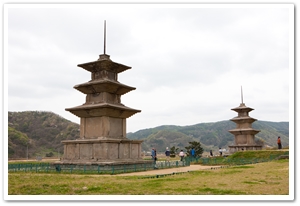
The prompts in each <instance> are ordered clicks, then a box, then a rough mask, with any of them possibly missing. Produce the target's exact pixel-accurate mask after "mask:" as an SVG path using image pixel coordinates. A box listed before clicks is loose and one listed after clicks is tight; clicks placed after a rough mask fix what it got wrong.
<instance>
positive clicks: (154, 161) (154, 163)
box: [151, 148, 157, 169]
mask: <svg viewBox="0 0 300 206" xmlns="http://www.w3.org/2000/svg"><path fill="white" fill-rule="evenodd" d="M151 156H152V160H153V167H154V169H157V167H156V160H157V157H156V149H155V148H152V151H151Z"/></svg>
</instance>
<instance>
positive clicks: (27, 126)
mask: <svg viewBox="0 0 300 206" xmlns="http://www.w3.org/2000/svg"><path fill="white" fill-rule="evenodd" d="M77 138H79V125H78V124H76V123H73V122H71V121H69V120H66V119H64V118H63V117H61V116H59V115H57V114H54V113H52V112H43V111H26V112H8V143H9V145H8V148H9V149H8V151H9V155H8V157H9V158H21V157H22V158H25V157H27V145H28V155H29V156H30V157H35V156H43V157H44V156H46V155H48V156H51V154H56V155H55V156H57V153H58V152H59V153H63V145H62V143H61V141H62V140H68V139H77Z"/></svg>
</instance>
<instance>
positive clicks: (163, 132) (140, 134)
mask: <svg viewBox="0 0 300 206" xmlns="http://www.w3.org/2000/svg"><path fill="white" fill-rule="evenodd" d="M233 128H235V123H233V122H231V121H229V120H228V121H220V122H214V123H200V124H195V125H190V126H174V125H164V126H159V127H155V128H149V129H143V130H139V131H137V132H135V133H128V134H127V137H128V138H129V139H142V140H144V142H143V143H142V150H143V151H150V150H151V147H156V148H157V150H158V152H163V151H164V150H165V148H166V147H171V146H176V147H178V148H184V147H185V146H187V145H188V142H189V141H200V142H201V145H202V147H203V148H204V149H205V150H206V151H208V150H209V149H217V148H218V147H222V148H226V147H227V146H228V145H232V144H233V140H234V136H233V135H232V134H230V133H229V132H228V130H230V129H233ZM253 128H254V129H258V130H261V132H260V133H258V134H257V135H256V137H257V138H256V139H258V140H259V141H260V142H264V143H265V145H268V146H272V147H275V146H276V139H277V137H278V136H280V137H281V139H282V143H283V147H286V146H288V144H289V123H288V122H268V121H256V122H254V123H253ZM77 138H79V125H78V124H77V123H73V122H71V121H69V120H66V119H64V118H63V117H61V116H59V115H57V114H55V113H53V112H45V111H26V112H8V153H9V157H10V158H25V157H27V146H28V156H29V157H31V158H34V157H35V156H42V157H44V156H51V155H54V156H58V153H60V154H59V155H60V156H61V155H62V153H63V145H62V143H61V141H62V140H71V139H77ZM292 138H293V137H292Z"/></svg>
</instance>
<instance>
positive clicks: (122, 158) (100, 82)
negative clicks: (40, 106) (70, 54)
mask: <svg viewBox="0 0 300 206" xmlns="http://www.w3.org/2000/svg"><path fill="white" fill-rule="evenodd" d="M104 43H105V40H104ZM78 66H79V67H81V68H83V69H85V70H86V71H88V72H90V73H91V80H90V81H88V82H85V83H82V84H78V85H75V86H74V88H75V89H77V90H79V91H80V92H82V93H83V94H85V95H86V101H85V103H84V104H83V105H80V106H76V107H72V108H66V111H69V112H71V113H72V114H74V115H76V116H78V117H79V118H80V138H79V139H76V140H66V141H62V143H63V144H64V156H63V158H62V160H61V163H64V164H80V163H83V164H89V163H90V164H98V165H101V164H104V165H107V164H130V163H132V164H137V163H144V162H145V161H143V160H142V155H141V143H142V141H141V140H130V139H128V138H126V119H127V118H129V117H131V116H132V115H134V114H136V113H138V112H141V110H136V109H132V108H129V107H126V106H125V105H124V104H122V103H121V96H122V95H123V94H126V93H127V92H130V91H132V90H135V88H134V87H130V86H127V85H125V84H121V83H120V82H118V74H119V73H121V72H124V71H126V70H128V69H130V68H131V67H128V66H125V65H122V64H119V63H116V62H113V61H112V60H111V59H110V56H109V55H107V54H105V44H104V54H102V55H100V56H99V59H98V60H97V61H92V62H88V63H84V64H79V65H78Z"/></svg>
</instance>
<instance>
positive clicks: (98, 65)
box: [77, 54, 131, 73]
mask: <svg viewBox="0 0 300 206" xmlns="http://www.w3.org/2000/svg"><path fill="white" fill-rule="evenodd" d="M77 66H79V67H81V68H83V69H85V70H87V71H89V72H96V71H101V70H107V71H112V72H114V73H121V72H123V71H125V70H127V69H131V67H129V66H126V65H123V64H119V63H116V62H113V61H112V60H110V59H109V55H105V54H104V55H100V58H99V59H98V60H97V61H93V62H88V63H83V64H78V65H77Z"/></svg>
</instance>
